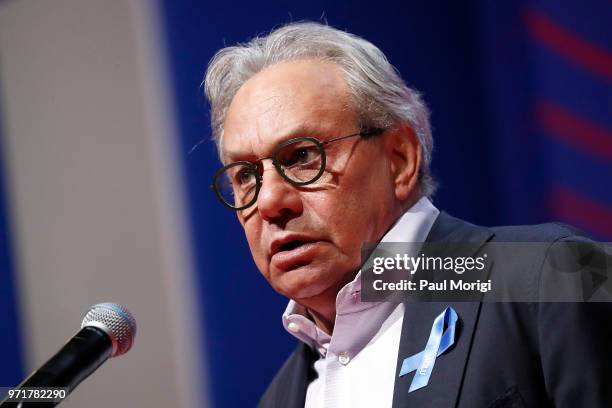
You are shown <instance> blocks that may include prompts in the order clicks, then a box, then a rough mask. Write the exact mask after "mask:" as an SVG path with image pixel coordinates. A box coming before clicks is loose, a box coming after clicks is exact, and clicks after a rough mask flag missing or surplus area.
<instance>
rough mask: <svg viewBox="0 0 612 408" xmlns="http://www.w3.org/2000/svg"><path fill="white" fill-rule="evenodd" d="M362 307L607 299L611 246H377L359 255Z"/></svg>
mask: <svg viewBox="0 0 612 408" xmlns="http://www.w3.org/2000/svg"><path fill="white" fill-rule="evenodd" d="M362 259H365V261H364V263H363V265H362V268H361V280H362V292H361V300H362V301H364V302H380V301H397V302H404V301H408V302H410V301H436V302H437V301H484V302H602V301H604V302H605V301H612V280H611V279H609V277H610V273H611V272H612V245H610V244H609V243H596V242H593V241H588V240H585V241H570V242H566V241H558V242H554V243H551V242H489V243H478V242H454V243H448V242H445V243H390V242H387V243H380V244H377V245H373V244H367V245H365V246H364V247H363V250H362Z"/></svg>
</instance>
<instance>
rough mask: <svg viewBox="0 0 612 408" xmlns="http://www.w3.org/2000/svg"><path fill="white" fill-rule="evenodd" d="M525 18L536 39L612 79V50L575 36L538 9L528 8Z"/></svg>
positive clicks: (569, 58)
mask: <svg viewBox="0 0 612 408" xmlns="http://www.w3.org/2000/svg"><path fill="white" fill-rule="evenodd" d="M523 20H524V21H525V24H526V25H527V29H528V31H529V32H530V33H531V35H532V36H533V37H534V38H535V39H537V40H538V41H540V42H542V43H544V44H545V45H546V46H548V47H549V48H551V49H552V50H554V51H555V52H556V53H558V54H560V55H562V56H563V57H565V58H567V59H568V60H570V61H573V62H574V63H575V64H578V65H580V66H581V67H583V68H585V69H588V70H589V71H591V72H594V73H595V74H597V75H601V76H603V77H604V78H607V79H608V80H612V52H610V51H609V50H606V49H604V48H601V47H598V46H596V45H593V44H591V43H589V42H587V41H585V40H583V39H581V38H579V37H577V36H575V34H574V33H571V32H570V31H567V30H566V29H565V28H563V27H561V26H560V25H557V24H556V23H554V22H553V21H552V20H551V19H550V18H548V17H547V16H545V15H544V14H542V13H539V12H537V11H534V10H526V11H525V12H524V14H523Z"/></svg>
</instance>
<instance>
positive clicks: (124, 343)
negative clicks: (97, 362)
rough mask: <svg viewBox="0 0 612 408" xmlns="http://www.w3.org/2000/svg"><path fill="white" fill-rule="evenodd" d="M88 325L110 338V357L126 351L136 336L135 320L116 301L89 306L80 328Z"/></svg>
mask: <svg viewBox="0 0 612 408" xmlns="http://www.w3.org/2000/svg"><path fill="white" fill-rule="evenodd" d="M89 326H93V327H97V328H99V329H101V330H102V331H104V332H105V333H106V334H107V335H108V337H109V338H110V339H111V342H112V345H113V351H112V353H111V357H116V356H120V355H122V354H125V353H127V352H128V351H129V350H130V348H131V347H132V344H133V343H134V337H136V320H134V317H133V316H132V314H131V313H130V312H128V310H127V309H126V308H124V307H123V306H121V305H118V304H116V303H98V304H97V305H93V306H91V307H90V308H89V309H88V310H87V313H85V317H84V318H83V323H81V328H84V327H89Z"/></svg>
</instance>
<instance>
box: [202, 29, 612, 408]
mask: <svg viewBox="0 0 612 408" xmlns="http://www.w3.org/2000/svg"><path fill="white" fill-rule="evenodd" d="M205 89H206V94H207V96H208V98H209V100H210V104H211V111H212V127H213V131H214V135H215V139H216V141H217V144H218V148H219V153H220V157H221V160H222V162H223V163H224V167H223V168H221V169H220V170H219V171H218V172H217V173H216V174H215V175H214V180H213V189H214V190H215V193H216V195H217V197H218V198H219V200H220V201H221V203H222V204H223V205H225V206H226V207H228V208H230V209H232V210H235V211H236V214H237V216H238V220H239V221H240V223H241V225H242V226H243V228H244V231H245V234H246V237H247V240H248V243H249V247H250V250H251V253H252V255H253V258H254V260H255V263H256V265H257V267H258V269H259V270H260V272H261V273H262V275H263V276H264V277H265V279H266V280H267V281H268V282H269V283H270V285H271V286H272V287H273V288H274V289H275V290H276V291H278V292H279V293H281V294H283V295H284V296H286V297H287V298H289V299H290V301H289V304H288V306H287V310H286V312H285V313H284V314H283V324H284V326H285V328H286V329H287V330H288V332H289V333H290V334H292V335H293V336H295V337H296V338H297V339H299V340H300V341H299V345H298V347H297V349H296V351H295V352H294V353H293V354H292V355H291V356H290V357H289V359H288V360H287V362H286V363H285V365H284V366H283V367H282V368H281V370H280V372H279V373H278V375H277V376H276V377H275V379H274V380H273V381H272V384H271V385H270V387H269V389H268V390H267V392H266V393H265V395H264V396H263V398H262V400H261V402H260V406H262V407H283V408H286V407H308V408H311V407H408V406H435V407H451V406H460V407H487V406H491V407H522V406H559V407H564V406H589V407H595V406H609V404H612V395H611V391H610V388H609V387H608V386H607V385H604V384H605V381H608V380H609V379H610V371H609V370H608V369H607V368H606V367H605V364H606V363H604V361H612V359H611V357H612V354H611V353H610V347H608V346H607V343H606V342H607V341H608V340H606V339H609V338H610V335H611V334H612V331H611V329H610V325H609V323H608V320H607V318H608V317H609V315H608V316H606V315H605V313H609V312H610V310H611V309H610V308H608V307H607V305H606V306H605V310H604V306H601V308H594V307H593V308H587V306H591V305H566V306H562V305H554V304H546V305H534V304H523V305H521V304H510V303H504V304H496V303H488V304H487V303H479V302H470V303H466V302H464V303H461V302H456V303H453V304H450V303H448V304H443V303H433V302H428V303H409V304H401V303H400V304H397V303H392V302H361V301H360V296H361V289H362V288H361V285H362V281H361V279H360V274H361V272H360V267H361V266H362V256H361V250H362V246H363V244H364V243H367V242H370V243H372V242H374V243H376V242H428V243H429V242H445V241H466V242H472V243H475V244H476V245H475V247H479V246H481V245H482V244H484V243H486V242H491V241H495V240H497V241H517V240H522V241H530V240H531V241H551V242H552V241H558V240H563V239H570V238H571V237H572V235H573V234H574V232H573V231H572V230H571V229H569V228H567V227H564V226H559V225H553V224H551V225H546V226H538V227H522V228H516V227H515V228H494V229H487V228H482V227H477V226H474V225H471V224H468V223H465V222H463V221H461V220H458V219H455V218H452V217H451V216H449V215H447V214H445V213H440V211H439V210H438V209H437V208H436V207H435V206H434V205H433V204H432V202H431V201H430V199H429V197H430V196H431V194H432V193H433V191H434V190H435V184H434V182H433V180H432V177H431V176H430V170H429V167H430V161H431V153H432V136H431V131H430V126H429V121H428V112H427V108H426V107H425V105H424V103H423V102H422V100H421V98H420V96H419V94H418V93H417V92H415V91H414V90H412V89H410V88H408V87H407V86H406V84H405V83H404V82H403V81H402V79H401V78H400V77H399V75H398V74H397V72H396V71H395V69H394V68H393V66H392V65H390V64H389V62H388V61H387V60H386V58H385V56H384V55H383V54H382V52H381V51H380V50H379V49H378V48H376V47H375V46H374V45H372V44H371V43H369V42H367V41H366V40H364V39H362V38H359V37H356V36H354V35H351V34H348V33H346V32H342V31H339V30H336V29H334V28H331V27H328V26H325V25H321V24H317V23H297V24H290V25H287V26H285V27H282V28H279V29H277V30H275V31H273V32H272V33H270V34H269V35H268V36H266V37H262V38H256V39H254V40H252V41H251V42H249V43H248V44H245V45H239V46H235V47H228V48H225V49H223V50H221V51H219V52H218V53H217V55H215V57H214V58H213V60H212V61H211V63H210V66H209V68H208V71H207V74H206V79H205ZM537 261H538V260H534V259H529V260H525V262H524V265H522V264H519V265H517V264H515V265H514V266H515V267H518V268H521V270H522V269H525V270H527V272H526V273H527V274H534V275H535V276H537V274H538V273H539V269H538V267H537V266H534V265H536V264H537ZM540 263H541V262H540ZM448 306H452V307H451V308H448ZM448 310H452V313H453V315H454V317H452V316H451V317H450V318H449V315H446V314H444V313H448ZM441 313H442V314H441ZM441 316H444V327H446V329H448V327H450V326H449V325H452V327H453V330H452V331H453V333H452V334H453V338H452V340H451V344H449V348H448V350H447V351H445V353H444V355H441V356H437V357H438V358H437V359H436V356H435V355H434V356H433V359H432V360H431V364H429V363H428V364H429V365H427V364H426V365H425V366H423V365H421V366H420V367H419V368H418V369H417V370H416V371H417V372H416V373H412V374H409V375H406V373H403V372H402V370H403V367H402V366H403V365H404V364H405V361H406V358H407V357H410V356H420V354H419V352H421V351H422V350H423V349H424V347H425V345H426V344H429V343H428V338H434V337H435V336H434V335H433V333H434V330H433V329H432V323H433V322H434V321H441V320H439V318H440V317H441ZM449 319H450V320H449ZM455 321H456V322H457V324H456V325H455V323H454V322H455ZM434 327H435V324H434ZM440 327H442V326H440ZM455 328H456V330H455ZM447 331H448V330H447ZM440 333H441V332H440ZM445 335H446V332H445ZM438 340H440V339H439V338H438ZM439 342H440V341H438V343H439ZM434 354H435V353H434ZM440 354H442V352H440ZM420 361H421V363H422V362H423V361H424V360H423V359H422V358H421V360H420ZM413 371H414V369H413ZM424 373H426V374H427V376H428V378H427V379H426V380H425V381H423V382H422V384H420V385H418V386H416V387H415V386H414V385H411V382H414V381H416V380H415V378H416V377H417V376H419V375H420V374H424ZM604 373H606V374H605V375H604ZM606 387H607V388H606Z"/></svg>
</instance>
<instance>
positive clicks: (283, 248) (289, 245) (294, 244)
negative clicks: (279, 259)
mask: <svg viewBox="0 0 612 408" xmlns="http://www.w3.org/2000/svg"><path fill="white" fill-rule="evenodd" d="M306 243H308V241H301V240H295V241H289V242H285V243H284V244H282V245H281V246H279V247H278V250H277V251H276V252H277V253H278V252H283V251H291V250H292V249H295V248H297V247H300V246H302V245H304V244H306Z"/></svg>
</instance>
